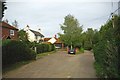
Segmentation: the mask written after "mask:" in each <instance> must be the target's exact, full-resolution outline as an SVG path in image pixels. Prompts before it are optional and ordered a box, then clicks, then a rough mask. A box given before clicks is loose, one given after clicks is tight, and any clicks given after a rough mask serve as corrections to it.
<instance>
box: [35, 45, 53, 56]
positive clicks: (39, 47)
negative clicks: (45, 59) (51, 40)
mask: <svg viewBox="0 0 120 80" xmlns="http://www.w3.org/2000/svg"><path fill="white" fill-rule="evenodd" d="M36 47H37V54H39V53H44V52H50V51H54V50H55V46H54V45H53V44H37V45H36Z"/></svg>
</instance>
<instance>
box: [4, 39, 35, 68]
mask: <svg viewBox="0 0 120 80" xmlns="http://www.w3.org/2000/svg"><path fill="white" fill-rule="evenodd" d="M35 58H36V53H35V52H34V51H33V50H31V49H30V48H29V47H28V46H27V45H26V44H25V43H24V42H21V41H10V40H6V41H3V43H2V61H3V62H2V63H3V66H4V65H9V64H13V63H16V62H19V61H25V60H32V59H35Z"/></svg>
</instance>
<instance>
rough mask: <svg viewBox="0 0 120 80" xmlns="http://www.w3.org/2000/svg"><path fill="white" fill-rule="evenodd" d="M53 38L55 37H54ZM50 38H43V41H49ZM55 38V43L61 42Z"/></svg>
mask: <svg viewBox="0 0 120 80" xmlns="http://www.w3.org/2000/svg"><path fill="white" fill-rule="evenodd" d="M54 38H55V37H54ZM50 39H51V38H44V41H45V42H47V41H49V40H50ZM55 39H56V40H57V41H56V42H55V43H62V42H61V41H60V39H59V38H55Z"/></svg>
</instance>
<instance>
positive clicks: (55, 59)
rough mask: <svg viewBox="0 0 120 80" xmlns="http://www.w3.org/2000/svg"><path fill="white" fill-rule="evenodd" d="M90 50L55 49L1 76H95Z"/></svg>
mask: <svg viewBox="0 0 120 80" xmlns="http://www.w3.org/2000/svg"><path fill="white" fill-rule="evenodd" d="M93 63H94V56H93V54H92V52H90V51H85V52H84V53H82V54H77V55H70V54H67V52H66V51H57V52H56V53H54V54H50V55H48V56H44V57H43V58H40V59H37V60H36V61H33V62H31V63H29V64H26V65H24V66H22V67H20V68H17V69H15V70H12V71H9V72H7V73H5V74H3V78H96V73H95V69H94V66H93Z"/></svg>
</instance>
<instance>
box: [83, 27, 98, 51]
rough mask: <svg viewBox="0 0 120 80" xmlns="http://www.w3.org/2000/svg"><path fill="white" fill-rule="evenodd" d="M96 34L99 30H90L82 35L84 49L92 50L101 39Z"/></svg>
mask: <svg viewBox="0 0 120 80" xmlns="http://www.w3.org/2000/svg"><path fill="white" fill-rule="evenodd" d="M96 33H97V30H93V29H92V28H88V29H87V31H86V32H84V33H82V37H81V40H82V47H84V48H85V49H86V50H91V49H92V48H93V46H94V44H95V43H97V40H98V37H99V36H98V35H97V34H96Z"/></svg>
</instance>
